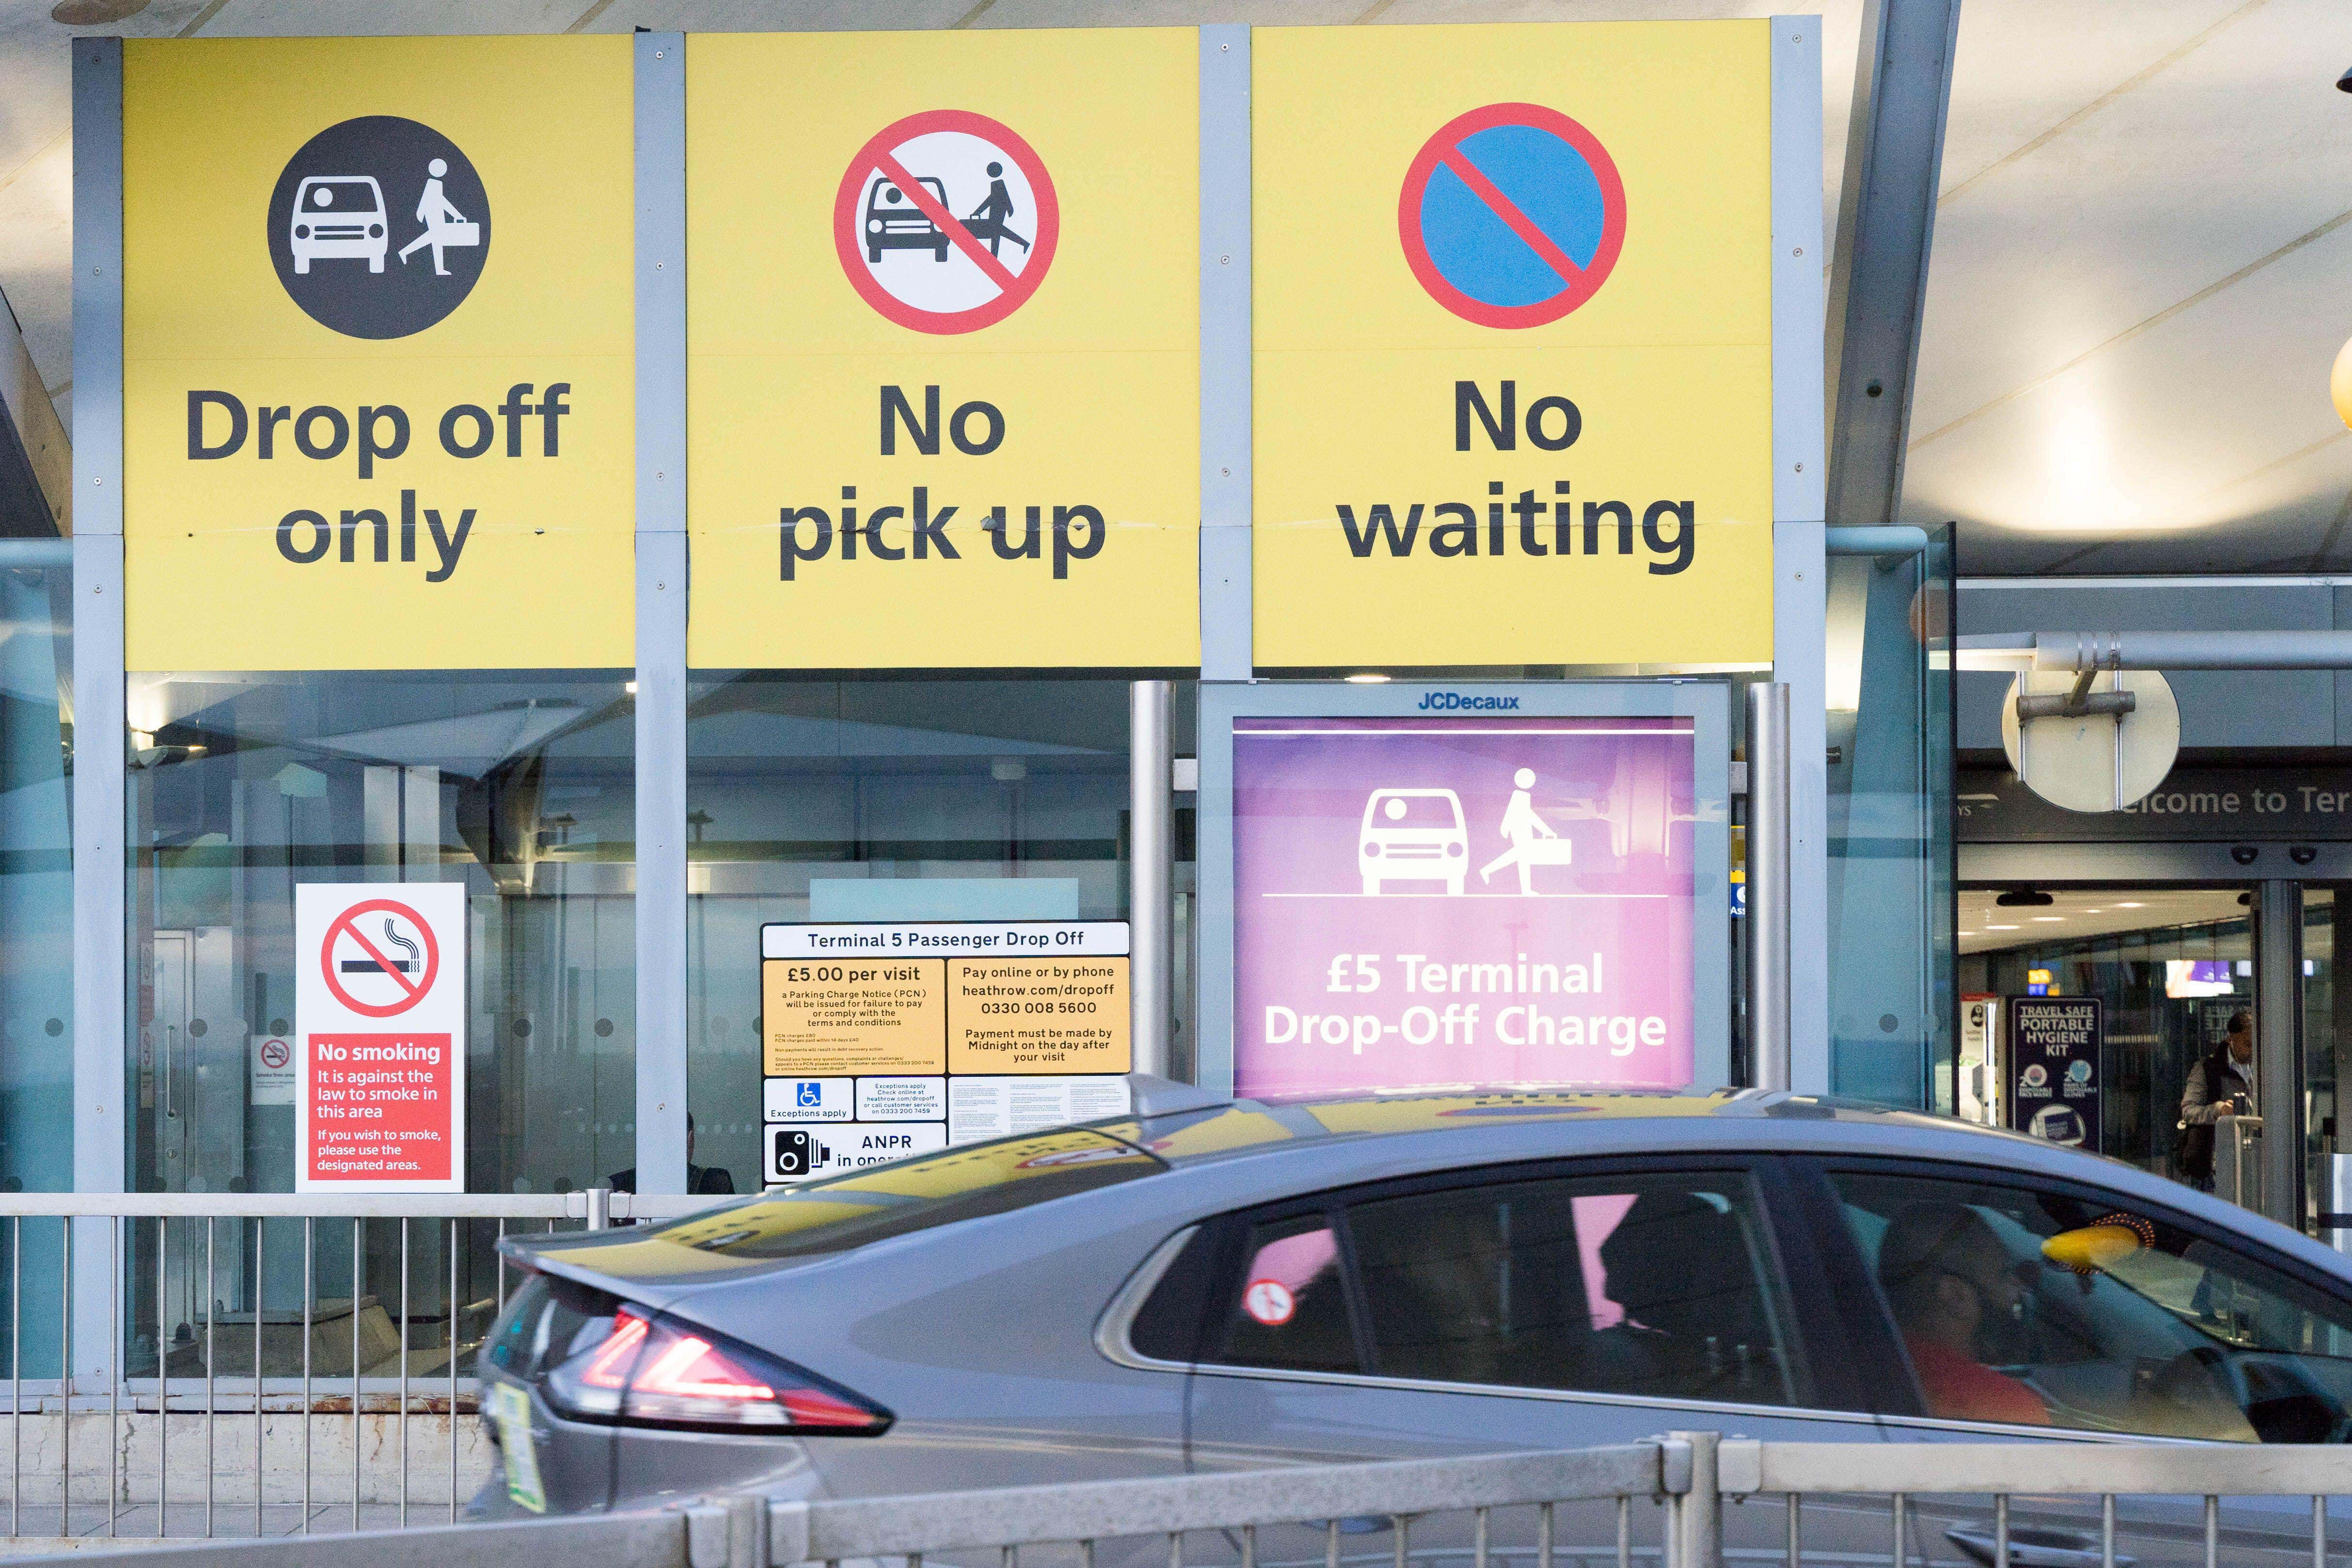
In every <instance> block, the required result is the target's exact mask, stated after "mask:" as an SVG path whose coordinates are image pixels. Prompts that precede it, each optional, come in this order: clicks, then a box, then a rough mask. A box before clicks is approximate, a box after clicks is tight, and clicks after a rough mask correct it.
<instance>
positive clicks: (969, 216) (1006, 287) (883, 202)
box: [833, 109, 1062, 333]
mask: <svg viewBox="0 0 2352 1568" xmlns="http://www.w3.org/2000/svg"><path fill="white" fill-rule="evenodd" d="M1061 231H1062V209H1061V204H1060V202H1059V200H1058V199H1057V198H1056V197H1055V194H1054V181H1053V176H1051V175H1050V174H1047V173H1046V172H1045V162H1044V161H1043V160H1042V159H1040V158H1039V157H1038V156H1037V154H1036V153H1035V152H1034V150H1033V149H1032V148H1031V147H1030V145H1029V143H1028V142H1024V141H1023V140H1022V139H1021V137H1020V135H1019V134H1018V133H1017V132H1014V131H1013V129H1012V128H1011V127H1010V126H1007V125H1004V124H1002V123H1000V122H999V121H994V120H991V119H990V118H989V117H988V116H986V115H984V114H974V113H972V112H971V111H970V110H961V109H934V110H926V111H925V112H923V113H921V114H910V115H908V116H907V117H906V118H905V119H904V120H900V121H896V122H894V123H892V124H890V125H887V126H885V127H884V128H883V129H882V130H881V131H879V132H876V133H875V135H874V137H873V139H872V140H871V141H869V142H866V145H865V146H863V147H861V148H859V149H858V151H857V155H856V157H855V158H852V159H851V160H850V161H849V167H848V169H847V170H846V171H845V172H844V173H843V174H842V176H841V188H840V190H839V192H838V193H837V194H836V195H835V197H834V205H833V238H834V246H835V249H836V250H837V251H838V252H839V253H840V256H841V269H842V271H843V272H845V274H847V275H848V278H849V282H850V286H851V287H853V288H855V289H856V290H857V292H858V295H859V297H860V298H862V299H863V300H865V301H866V303H867V304H869V305H871V306H873V307H874V309H875V310H878V311H880V312H881V313H882V314H883V315H884V316H885V317H887V318H888V319H889V320H890V321H896V322H897V323H898V325H900V326H902V327H910V328H912V329H913V330H915V331H919V332H939V333H953V332H970V331H978V330H979V329H980V328H982V327H986V326H991V325H992V324H994V323H995V322H998V321H1003V319H1004V318H1005V317H1007V316H1009V315H1011V314H1012V313H1013V311H1015V310H1019V309H1020V308H1021V306H1022V305H1023V304H1024V302H1026V301H1027V300H1028V299H1029V297H1030V296H1031V295H1032V294H1034V293H1035V292H1036V291H1037V286H1038V285H1039V284H1041V283H1043V282H1044V281H1045V271H1046V268H1049V267H1051V266H1052V265H1053V260H1054V247H1055V242H1056V241H1057V240H1058V239H1059V238H1060V237H1061Z"/></svg>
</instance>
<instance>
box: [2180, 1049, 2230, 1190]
mask: <svg viewBox="0 0 2352 1568" xmlns="http://www.w3.org/2000/svg"><path fill="white" fill-rule="evenodd" d="M2227 1048H2228V1047H2223V1049H2227ZM2220 1057H2221V1052H2220V1051H2216V1052H2214V1053H2213V1054H2212V1055H2211V1056H2209V1057H2202V1058H2199V1060H2198V1063H2197V1065H2196V1066H2195V1067H2193V1068H2189V1071H2190V1072H2201V1073H2203V1074H2204V1075H2205V1103H2206V1104H2208V1105H2210V1104H2212V1103H2213V1093H2214V1087H2215V1081H2216V1080H2215V1076H2214V1071H2213V1065H2214V1063H2215V1062H2216V1061H2217V1060H2219V1059H2220ZM2172 1163H2173V1164H2174V1165H2175V1166H2176V1167H2178V1168H2179V1172H2180V1173H2181V1175H2183V1176H2184V1177H2186V1178H2188V1179H2189V1180H2190V1181H2192V1182H2210V1181H2211V1180H2212V1179H2213V1124H2212V1123H2211V1122H2210V1121H2184V1122H2182V1123H2180V1125H2179V1131H2178V1132H2177V1134H2176V1137H2175V1140H2174V1142H2173V1148H2172Z"/></svg>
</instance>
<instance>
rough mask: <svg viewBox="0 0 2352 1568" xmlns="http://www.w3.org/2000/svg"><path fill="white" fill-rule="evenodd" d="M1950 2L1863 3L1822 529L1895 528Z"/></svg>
mask: <svg viewBox="0 0 2352 1568" xmlns="http://www.w3.org/2000/svg"><path fill="white" fill-rule="evenodd" d="M1959 25H1960V0H1867V4H1865V5H1864V7H1863V15H1862V48H1861V53H1860V56H1859V58H1858V59H1857V60H1856V62H1855V68H1854V81H1853V118H1852V120H1851V121H1849V123H1848V126H1847V131H1846V151H1845V184H1844V192H1843V196H1842V198H1841V200H1840V202H1839V205H1838V232H1837V250H1836V253H1835V258H1834V260H1835V265H1834V267H1833V268H1832V271H1831V276H1830V301H1829V337H1828V355H1827V359H1828V372H1829V378H1830V407H1831V411H1832V412H1831V418H1830V471H1829V497H1828V501H1829V511H1828V517H1829V521H1831V522H1832V523H1835V524H1838V525H1841V526H1850V527H1871V526H1876V525H1880V524H1885V523H1891V522H1893V521H1895V508H1896V506H1897V504H1898V503H1899V502H1900V500H1901V499H1902V490H1903V453H1904V446H1905V443H1906V441H1907V440H1908V438H1909V432H1910V425H1911V386H1912V379H1913V376H1914V375H1915V374H1916V371H1917V369H1918V364H1919V319H1920V312H1921V310H1922V309H1923V307H1924V306H1925V304H1926V302H1927V253H1928V248H1929V247H1930V245H1931V243H1932V242H1933V240H1934V238H1935V232H1936V187H1937V181H1938V179H1939V178H1940V176H1941V174H1942V172H1943V167H1944V119H1945V112H1946V110H1947V109H1948V106H1949V104H1950V102H1951V95H1952V52H1953V47H1954V44H1955V41H1956V39H1957V37H1958V30H1959Z"/></svg>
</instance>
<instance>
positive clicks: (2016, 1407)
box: [1878, 1203, 2050, 1426]
mask: <svg viewBox="0 0 2352 1568" xmlns="http://www.w3.org/2000/svg"><path fill="white" fill-rule="evenodd" d="M2029 1267H2031V1266H2029ZM1878 1282H1879V1284H1880V1286H1881V1287H1882V1288H1884V1289H1885V1292H1886V1299H1887V1304H1888V1305H1889V1306H1890V1307H1892V1308H1893V1309H1894V1312H1895V1326H1896V1327H1897V1328H1899V1329H1900V1330H1901V1331H1902V1333H1903V1344H1904V1348H1905V1349H1906V1350H1907V1351H1908V1352H1910V1355H1911V1365H1912V1367H1913V1369H1914V1370H1915V1371H1916V1373H1918V1376H1919V1392H1920V1394H1921V1396H1922V1398H1923V1399H1924V1400H1925V1401H1926V1404H1927V1414H1929V1415H1940V1416H1947V1417H1949V1418H1952V1419H1955V1420H1962V1421H2001V1422H2007V1423H2009V1424H2011V1425H2012V1426H2049V1425H2050V1407H2049V1405H2047V1404H2046V1403H2045V1402H2044V1401H2043V1400H2042V1395H2040V1394H2036V1393H2035V1392H2034V1391H2033V1390H2032V1388H2031V1387H2029V1386H2028V1385H2026V1384H2023V1383H2021V1382H2019V1381H2018V1380H2017V1379H2016V1378H2013V1377H2011V1376H2009V1375H2008V1374H2007V1373H2000V1372H1996V1371H1994V1370H1993V1369H1992V1368H1991V1367H1989V1366H1987V1365H1986V1364H1985V1363H1984V1361H1983V1360H1982V1359H1981V1354H1980V1346H1981V1345H1982V1343H1983V1342H1984V1341H1985V1340H1986V1339H1987V1338H1988V1337H1989V1335H1990V1332H1991V1331H1993V1330H1995V1329H1997V1328H1998V1327H1999V1326H2000V1325H2001V1324H2003V1323H2005V1322H2006V1321H2009V1320H2011V1318H2013V1317H2015V1316H2016V1315H2017V1314H2018V1313H2019V1312H2020V1310H2021V1309H2022V1306H2023V1303H2024V1300H2025V1294H2026V1289H2027V1282H2026V1280H2025V1279H2022V1278H2021V1277H2020V1275H2019V1272H2018V1267H2017V1265H2015V1264H2014V1263H2013V1262H2012V1260H2011V1258H2010V1256H2009V1254H2008V1252H2007V1250H2006V1249H2005V1248H2003V1247H2002V1246H2001V1244H2000V1237H1996V1236H1995V1235H1994V1234H1993V1231H1992V1227H1991V1226H1989V1225H1987V1224H1986V1223H1985V1221H1984V1217H1983V1216H1982V1215H1979V1214H1978V1213H1977V1212H1976V1211H1975V1210H1973V1209H1970V1208H1968V1207H1966V1206H1965V1205H1959V1204H1944V1203H1919V1204H1912V1205H1908V1206H1907V1207H1906V1208H1904V1209H1903V1210H1902V1211H1901V1212H1899V1213H1897V1214H1896V1215H1895V1217H1894V1218H1893V1219H1892V1220H1890V1221H1889V1222H1888V1224H1887V1226H1886V1234H1885V1238H1884V1239H1883V1240H1882V1241H1881V1242H1880V1244H1879V1249H1878Z"/></svg>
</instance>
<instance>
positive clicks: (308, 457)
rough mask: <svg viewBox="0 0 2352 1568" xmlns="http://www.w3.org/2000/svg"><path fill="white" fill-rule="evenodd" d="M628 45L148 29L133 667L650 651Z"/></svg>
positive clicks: (132, 536) (138, 186)
mask: <svg viewBox="0 0 2352 1568" xmlns="http://www.w3.org/2000/svg"><path fill="white" fill-rule="evenodd" d="M631 104H632V92H631V75H630V52H629V43H628V40H627V39H626V38H625V37H612V38H591V37H576V38H575V37H565V38H544V37H540V38H522V37H509V38H367V39H357V38H352V39H255V40H244V39H238V40H224V41H210V40H206V41H197V42H188V43H180V42H140V41H133V42H131V43H129V44H127V45H125V46H124V49H123V87H122V170H123V289H124V301H123V419H124V430H123V464H124V498H123V499H124V506H123V534H124V549H125V552H126V572H127V577H128V581H127V583H126V604H125V614H126V621H127V625H126V636H127V644H128V646H127V660H128V663H129V666H130V668H131V669H133V670H173V669H199V670H210V669H286V668H327V669H415V668H553V667H610V666H616V665H628V664H632V663H634V662H635V653H634V634H633V615H632V605H634V603H635V597H634V592H633V588H632V581H633V579H632V573H633V563H634V560H635V552H634V545H633V541H632V530H633V526H634V507H633V502H632V491H633V489H634V474H635V464H634V447H635V346H634V335H633V334H634V330H635V329H634V314H635V312H634V306H633V300H634V281H633V276H632V274H633V258H634V255H635V248H634V245H633V243H632V241H633V234H634V228H633V220H632V216H631V208H632V203H631V195H630V192H631V182H632V148H631V130H630V128H631V125H632V123H633V119H632V112H631Z"/></svg>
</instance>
